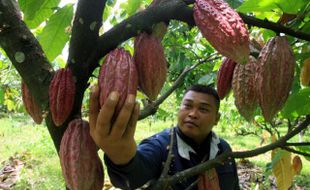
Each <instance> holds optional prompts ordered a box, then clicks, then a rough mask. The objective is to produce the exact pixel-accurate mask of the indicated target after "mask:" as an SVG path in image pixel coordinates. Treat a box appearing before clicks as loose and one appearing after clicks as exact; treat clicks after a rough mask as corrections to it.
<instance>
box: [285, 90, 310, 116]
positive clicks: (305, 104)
mask: <svg viewBox="0 0 310 190" xmlns="http://www.w3.org/2000/svg"><path fill="white" fill-rule="evenodd" d="M281 114H282V116H283V117H285V118H289V119H291V118H294V117H297V116H301V115H307V114H310V88H304V89H302V90H300V91H298V92H297V93H295V94H292V95H291V96H289V98H288V100H287V102H286V104H285V106H284V108H283V110H282V112H281Z"/></svg>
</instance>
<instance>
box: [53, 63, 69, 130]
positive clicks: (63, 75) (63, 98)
mask: <svg viewBox="0 0 310 190" xmlns="http://www.w3.org/2000/svg"><path fill="white" fill-rule="evenodd" d="M74 97H75V82H74V80H73V74H72V71H71V69H70V68H63V69H59V70H58V71H56V73H55V75H54V77H53V79H52V81H51V84H50V86H49V103H50V110H51V113H52V118H53V121H54V123H55V125H56V126H60V125H62V124H63V123H64V122H65V121H66V119H67V118H68V116H69V115H70V113H71V111H72V107H73V103H74Z"/></svg>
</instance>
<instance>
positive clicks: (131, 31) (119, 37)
mask: <svg viewBox="0 0 310 190" xmlns="http://www.w3.org/2000/svg"><path fill="white" fill-rule="evenodd" d="M171 19H176V20H181V21H184V22H186V23H188V24H189V25H192V26H193V25H194V20H193V19H192V10H191V8H189V7H187V5H186V4H185V3H184V2H183V1H182V0H169V1H163V2H161V3H160V4H159V5H156V6H150V7H148V8H147V9H145V10H143V11H141V12H138V13H136V14H135V15H133V16H131V17H129V18H128V19H126V20H124V21H122V22H121V23H119V24H117V25H115V26H114V27H113V28H112V29H111V30H109V31H107V32H106V33H105V34H103V35H102V36H100V39H99V42H98V46H97V51H96V52H94V53H93V54H92V56H91V57H90V59H89V60H88V65H89V66H90V70H89V72H90V73H89V76H90V75H91V73H92V72H93V70H94V69H95V68H96V67H97V66H98V65H97V64H96V62H97V60H99V59H100V58H102V57H103V56H105V55H106V54H107V53H108V52H109V51H111V50H113V49H115V48H116V47H117V46H118V45H119V44H121V43H122V42H124V41H126V40H128V39H130V38H131V37H134V36H136V35H137V34H138V33H139V32H140V31H142V30H147V29H149V28H151V27H152V25H153V24H156V23H158V22H161V21H163V22H168V21H169V20H171Z"/></svg>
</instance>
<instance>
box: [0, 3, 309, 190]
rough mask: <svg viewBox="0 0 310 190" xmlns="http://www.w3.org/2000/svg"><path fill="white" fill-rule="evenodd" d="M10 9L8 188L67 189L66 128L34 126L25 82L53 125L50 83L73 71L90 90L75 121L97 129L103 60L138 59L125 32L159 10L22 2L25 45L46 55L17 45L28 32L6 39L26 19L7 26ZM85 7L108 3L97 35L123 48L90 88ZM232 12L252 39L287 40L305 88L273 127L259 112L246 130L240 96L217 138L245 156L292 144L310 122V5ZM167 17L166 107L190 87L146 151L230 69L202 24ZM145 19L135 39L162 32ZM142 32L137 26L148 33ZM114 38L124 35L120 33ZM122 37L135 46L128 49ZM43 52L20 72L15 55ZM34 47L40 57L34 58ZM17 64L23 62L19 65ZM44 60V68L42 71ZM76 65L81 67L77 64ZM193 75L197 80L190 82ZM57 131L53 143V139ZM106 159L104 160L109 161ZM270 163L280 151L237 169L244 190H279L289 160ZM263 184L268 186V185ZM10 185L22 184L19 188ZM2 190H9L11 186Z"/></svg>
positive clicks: (3, 64)
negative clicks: (195, 95)
mask: <svg viewBox="0 0 310 190" xmlns="http://www.w3.org/2000/svg"><path fill="white" fill-rule="evenodd" d="M177 1H178V0H175V1H172V0H171V1H163V5H162V7H165V5H166V3H167V2H177ZM8 2H11V0H4V1H3V0H2V1H0V9H1V11H2V12H1V14H0V26H1V27H0V44H1V48H0V182H4V181H6V182H8V183H10V184H15V185H14V186H13V189H20V190H24V189H35V190H37V189H38V190H41V189H43V190H44V189H52V190H53V189H64V186H65V184H64V181H63V178H62V175H61V169H60V163H59V158H58V156H57V152H56V149H55V146H54V144H53V141H52V138H51V137H53V138H54V142H55V141H56V144H57V143H60V139H61V135H62V134H63V132H64V131H65V129H66V126H63V127H61V128H56V127H55V126H54V125H53V122H52V121H51V120H50V119H49V118H48V117H47V119H46V123H43V124H41V125H36V124H34V123H33V121H32V119H31V118H30V117H29V116H28V115H27V114H26V112H25V108H24V106H23V103H22V100H21V92H20V86H21V80H25V81H26V82H27V83H28V84H31V85H30V86H29V88H30V91H31V92H34V94H35V95H36V96H35V97H36V99H37V100H39V102H40V105H41V107H43V108H44V109H47V110H45V111H47V112H46V115H48V106H47V105H48V99H47V97H48V85H49V82H50V79H51V78H52V76H53V74H54V71H56V70H58V69H59V68H64V67H65V66H68V65H69V66H70V67H72V68H73V69H74V70H75V76H76V77H77V80H78V82H77V83H78V84H83V85H82V88H79V89H78V92H77V93H76V94H77V95H76V96H77V97H79V98H80V99H79V100H78V101H76V103H75V105H76V106H75V107H77V108H80V107H81V109H75V110H73V111H72V112H74V113H75V114H80V112H81V113H82V116H83V117H84V118H85V119H86V120H87V113H88V96H89V88H88V86H89V85H91V84H94V83H96V82H97V77H98V70H99V66H100V65H101V64H102V58H103V56H104V55H105V54H106V53H108V50H109V49H113V48H115V47H116V46H118V47H124V48H125V49H126V50H128V51H130V53H131V54H132V53H133V37H134V36H133V35H132V33H130V32H128V33H126V32H127V30H125V31H124V30H121V32H120V30H119V29H120V28H121V27H120V26H121V23H122V22H127V21H128V20H130V19H131V18H133V17H134V16H137V14H138V13H139V12H140V11H143V10H145V8H146V7H147V6H148V5H149V4H150V3H151V0H123V1H119V0H107V1H105V0H104V1H101V0H92V1H91V0H80V1H77V0H70V1H65V0H63V1H61V0H40V1H38V0H18V1H14V2H18V5H19V7H20V11H21V12H22V14H21V18H22V20H23V22H24V23H25V26H22V24H21V23H19V25H18V24H17V25H15V27H16V28H17V27H21V26H22V27H21V28H20V29H25V30H23V32H25V33H23V34H22V35H25V36H26V37H28V38H29V39H35V40H36V41H37V42H38V43H39V45H38V44H31V45H29V44H28V43H25V41H23V40H21V41H22V42H24V43H21V44H19V43H17V41H14V40H15V39H19V38H17V37H16V36H19V35H20V33H21V32H20V31H17V32H16V31H14V30H13V32H16V33H17V34H16V36H13V37H12V36H9V37H7V36H5V35H4V33H5V30H7V29H12V28H13V29H14V27H11V28H10V27H8V28H5V27H4V26H7V25H5V24H6V22H7V21H11V20H10V19H11V18H15V19H16V17H18V14H13V15H11V16H10V17H6V18H4V17H3V13H4V12H6V11H7V8H6V7H5V6H6V5H7V4H6V3H8ZM78 2H81V4H83V3H85V4H87V3H88V2H104V4H105V8H104V10H102V12H101V13H102V14H99V19H98V18H95V19H98V20H100V21H102V26H101V27H100V28H98V31H97V32H98V33H99V35H100V37H102V38H103V39H105V40H107V41H113V42H115V43H116V44H112V45H111V44H109V43H103V45H102V46H101V47H100V48H101V49H102V53H101V54H100V56H98V57H100V58H98V60H97V59H96V60H91V61H90V62H94V63H95V64H94V63H92V65H91V64H90V65H86V66H87V67H92V69H93V70H92V69H91V70H92V71H93V72H91V73H90V74H89V75H88V76H83V77H81V78H79V76H80V75H81V76H82V74H84V70H83V67H84V66H85V65H84V64H85V63H88V62H87V61H89V60H88V58H89V57H91V56H89V55H88V54H85V55H83V56H84V57H83V56H80V55H81V54H80V53H79V51H80V50H85V49H87V50H88V49H91V48H92V47H93V45H94V42H93V41H91V40H88V39H87V38H86V37H87V35H85V36H83V35H81V36H83V37H80V36H78V35H73V31H78V30H77V29H76V28H75V26H77V24H76V23H79V22H81V20H78V22H75V24H74V23H73V18H74V14H75V13H76V8H77V6H78ZM184 2H185V1H184ZM186 2H187V3H188V4H186V5H185V6H187V8H192V3H193V1H190V0H187V1H186ZM227 2H228V3H229V4H230V6H231V7H233V8H234V9H235V10H236V11H238V13H240V15H243V17H244V18H246V19H248V20H247V22H248V23H247V28H248V29H249V32H250V36H251V38H254V39H255V40H257V41H258V42H259V43H261V44H262V45H263V44H265V43H266V42H267V41H268V40H270V39H271V38H272V37H274V36H276V35H286V36H287V38H288V41H289V43H290V45H291V47H292V49H293V51H294V55H295V59H296V65H295V78H294V83H293V86H292V89H291V93H290V96H289V99H288V101H287V102H286V104H285V106H284V108H283V109H282V110H281V111H280V112H279V113H278V115H277V117H276V118H275V119H274V124H273V125H270V124H269V123H266V122H265V121H264V119H263V117H262V115H261V113H260V111H259V110H257V112H256V113H255V122H252V123H248V122H246V121H245V120H244V119H243V118H242V117H241V116H240V115H239V113H238V111H237V109H236V107H235V105H234V97H233V94H230V95H229V97H227V98H226V99H225V100H224V101H222V105H221V109H220V112H221V113H222V118H221V121H220V123H219V124H218V125H217V126H216V129H215V130H216V132H217V133H218V134H219V135H220V136H221V137H223V138H225V139H227V140H228V141H229V142H230V144H231V145H232V147H233V150H235V151H239V150H240V151H241V150H253V149H256V148H258V147H260V146H263V145H266V144H269V143H271V139H272V137H271V134H272V135H277V136H278V137H280V136H284V135H285V134H286V133H287V132H289V131H290V130H291V129H292V128H294V127H296V126H297V124H299V123H300V122H302V121H303V120H304V119H306V118H309V114H310V88H309V87H307V86H303V85H301V84H300V70H301V68H302V66H303V65H304V61H305V60H306V59H307V58H309V57H310V43H309V42H310V40H309V39H310V2H309V0H298V1H296V0H227ZM85 4H84V5H85ZM98 4H99V3H98ZM84 7H85V6H84ZM80 8H81V9H80V11H81V10H82V11H83V10H84V11H85V8H84V9H83V6H80ZM91 8H92V9H94V10H90V9H87V10H86V11H85V12H83V14H85V15H86V16H89V17H91V18H94V17H96V16H93V15H92V14H89V13H94V14H95V13H96V11H97V12H100V11H98V9H100V8H98V7H96V6H95V7H94V6H93V7H91ZM82 11H81V12H82ZM81 12H79V13H81ZM164 12H165V11H162V12H161V11H160V10H159V11H158V12H157V13H162V14H163V15H159V14H158V15H156V16H157V17H158V20H156V22H157V21H158V22H159V21H163V19H162V18H161V17H169V27H168V31H167V33H166V34H165V36H164V39H163V40H162V45H163V46H164V49H165V56H166V59H167V61H168V77H167V80H166V83H165V85H164V87H163V89H162V91H161V94H160V95H159V97H162V95H165V94H166V93H167V92H168V91H169V90H170V89H172V87H174V85H175V84H176V81H178V79H180V76H183V78H182V80H181V81H180V82H179V83H178V84H177V88H176V89H174V92H173V93H172V95H170V96H169V97H168V98H167V99H165V101H164V102H163V103H162V104H161V105H160V107H159V109H158V110H157V112H156V114H155V115H150V116H149V117H147V118H146V119H144V120H141V121H139V122H138V127H137V133H136V139H137V141H140V140H141V139H143V138H145V137H148V136H150V135H152V134H154V133H155V132H157V131H160V130H162V129H164V128H167V127H171V126H172V125H174V124H175V120H174V119H175V115H176V112H177V107H178V105H179V103H180V100H181V97H182V94H183V91H184V89H185V88H186V87H187V86H189V85H190V84H193V83H201V84H206V85H214V86H215V84H216V82H217V72H218V70H219V68H220V65H221V63H222V59H223V57H222V56H221V55H219V54H218V53H217V51H216V50H215V49H214V48H213V47H212V46H211V45H210V44H209V42H208V41H207V40H206V39H205V38H203V37H202V35H201V33H200V32H199V30H198V28H197V27H195V26H194V25H190V24H193V23H191V21H192V20H191V19H192V18H185V16H184V17H182V18H181V19H179V20H174V19H171V18H174V17H173V16H175V15H172V16H171V15H164ZM178 12H182V11H181V10H180V11H178ZM149 14H152V13H149ZM175 14H177V13H175ZM283 15H292V17H291V18H293V19H292V20H289V21H286V23H284V24H282V23H279V20H280V19H281V18H282V16H283ZM152 16H154V15H152ZM179 16H180V15H179ZM180 17H181V16H180ZM188 17H190V16H188ZM135 18H136V19H137V21H139V22H137V23H144V25H143V26H139V27H140V28H139V27H137V29H136V31H135V32H138V31H140V30H146V29H149V28H150V27H151V26H152V24H155V21H152V22H153V23H148V22H149V20H147V21H145V19H147V17H138V16H137V17H135ZM182 19H183V20H182ZM16 20H18V19H16ZM188 20H189V21H188ZM143 21H144V22H143ZM145 22H146V23H145ZM137 23H135V24H136V25H138V24H137ZM15 24H16V23H15ZM100 24H101V23H100ZM91 26H93V25H90V27H91ZM75 29H76V30H75ZM79 29H80V31H78V32H80V33H78V32H77V33H78V34H85V33H86V32H87V31H89V27H86V29H87V30H86V29H85V28H82V29H81V28H79ZM83 29H85V31H83ZM91 29H93V28H91ZM113 29H115V30H113ZM111 30H112V31H116V32H114V33H113V32H111ZM26 31H28V32H29V33H30V34H32V35H33V36H30V35H28V34H27V33H26ZM13 32H12V33H13ZM12 33H10V34H12ZM75 34H76V33H75ZM121 34H122V36H125V37H124V38H122V40H119V39H120V36H121ZM301 34H302V35H301ZM27 35H28V36H27ZM77 36H78V37H80V38H78V37H77ZM19 37H20V36H19ZM23 37H24V36H23ZM23 39H24V38H23ZM26 42H28V41H26ZM72 42H73V43H72ZM8 44H9V45H8ZM72 44H74V46H73V45H72ZM37 45H38V46H40V48H41V47H42V51H40V50H39V53H37V52H36V53H34V54H32V53H33V52H26V51H25V52H22V53H25V56H26V58H31V59H25V61H26V63H23V64H20V63H18V61H16V60H23V58H25V57H23V56H21V55H22V54H17V55H18V56H16V57H14V56H12V55H13V54H14V53H15V51H19V50H20V49H26V50H29V51H30V50H33V49H35V48H37V49H35V50H38V49H40V48H39V47H37ZM70 45H72V46H70ZM31 47H34V48H33V49H31ZM83 48H85V49H83ZM96 48H97V47H96ZM27 53H28V54H27ZM10 55H11V57H14V59H9V58H8V57H10ZM71 58H72V59H71ZM73 58H75V59H73ZM28 60H31V61H28ZM42 60H43V62H40V61H42ZM72 60H75V63H74V64H73V63H72ZM82 66H83V67H82ZM43 68H44V69H43ZM188 69H190V70H188ZM17 70H18V71H17ZM186 70H187V71H188V72H187V73H185V74H184V71H186ZM79 74H80V75H79ZM183 74H184V75H183ZM40 77H43V78H44V77H45V79H46V80H45V81H44V82H42V80H41V79H42V78H40ZM275 80H276V79H275ZM42 89H45V90H42ZM84 90H85V92H84ZM137 100H138V101H139V102H140V103H141V105H143V106H145V107H147V105H148V104H145V103H146V102H148V101H147V100H146V96H145V95H143V94H142V93H140V92H139V93H138V95H137ZM72 115H74V114H72ZM275 126H276V127H275ZM290 127H291V128H290ZM51 129H52V130H51ZM267 130H269V131H267ZM51 131H52V133H49V132H51ZM55 131H56V132H55ZM53 132H54V133H53ZM55 139H56V140H55ZM301 140H302V141H303V142H306V143H309V142H310V131H309V126H308V127H307V128H306V129H305V130H303V131H302V133H300V135H297V136H295V137H294V138H293V139H291V140H290V142H300V141H301ZM56 147H57V146H56ZM293 149H294V150H298V151H300V152H301V153H304V154H308V155H309V154H310V146H309V145H307V146H296V147H295V146H294V147H293ZM102 154H103V153H102V152H100V157H101V158H102ZM270 154H271V151H269V152H267V153H266V154H262V155H258V156H255V157H252V158H247V159H243V160H241V159H238V160H237V161H238V163H239V166H242V167H243V168H241V169H240V170H239V171H243V173H241V174H240V182H241V185H242V187H243V188H244V189H274V188H275V187H274V185H275V183H274V178H272V177H271V174H272V172H271V171H272V169H271V168H272V167H273V166H274V165H275V164H276V163H277V161H279V158H281V156H282V155H281V152H278V154H277V157H276V158H277V159H273V160H272V159H271V156H270ZM300 157H301V159H302V163H303V169H302V171H301V174H300V175H297V176H295V178H294V184H293V189H310V164H309V160H310V158H309V156H308V157H306V156H300ZM12 165H13V166H18V167H17V169H16V168H12V167H9V166H12ZM14 172H16V173H14ZM9 174H16V176H15V177H12V176H10V175H9ZM247 174H249V175H247ZM262 175H264V176H265V177H262ZM106 179H107V175H106ZM10 180H12V181H11V182H10ZM0 184H1V185H2V183H0ZM107 184H108V183H107ZM256 184H259V185H256ZM2 188H3V187H2ZM106 188H108V187H106ZM0 189H1V188H0Z"/></svg>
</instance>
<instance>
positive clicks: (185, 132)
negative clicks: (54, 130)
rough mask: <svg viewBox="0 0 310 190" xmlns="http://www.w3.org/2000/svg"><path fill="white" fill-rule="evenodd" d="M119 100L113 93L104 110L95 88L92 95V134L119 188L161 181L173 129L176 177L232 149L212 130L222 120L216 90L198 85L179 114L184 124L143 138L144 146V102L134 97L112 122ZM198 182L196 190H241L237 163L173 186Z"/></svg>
mask: <svg viewBox="0 0 310 190" xmlns="http://www.w3.org/2000/svg"><path fill="white" fill-rule="evenodd" d="M118 99H119V95H118V94H117V92H112V93H111V94H110V96H109V98H108V100H107V101H106V103H105V104H104V105H103V107H102V108H101V110H100V112H99V107H98V89H96V88H95V89H94V90H93V92H92V94H91V97H90V117H89V122H90V128H91V129H90V133H91V136H92V137H93V139H94V141H95V142H96V144H97V145H98V146H99V147H100V148H101V149H102V150H103V151H104V152H105V157H104V159H105V163H106V165H107V170H108V173H109V176H110V180H111V182H112V184H113V185H114V186H116V187H119V188H122V189H136V188H138V187H140V186H142V185H144V184H145V183H147V182H150V181H151V180H154V179H155V180H156V179H158V178H159V176H160V174H161V172H162V169H163V166H164V162H165V161H166V159H167V155H168V151H169V148H168V147H169V144H170V130H173V135H174V139H175V142H174V145H173V147H172V153H173V156H174V157H173V160H172V162H171V164H170V168H169V172H168V173H169V174H170V175H173V174H175V173H177V172H179V171H182V170H185V169H188V168H191V167H193V166H195V165H197V164H199V163H201V162H203V161H205V160H209V159H213V158H215V157H216V155H219V154H221V153H223V152H224V151H227V150H231V148H230V146H229V145H228V143H227V142H225V141H224V140H223V139H220V138H218V137H217V135H216V134H215V133H214V132H212V128H213V127H214V126H215V125H216V124H217V122H218V121H219V118H220V113H219V112H218V111H219V106H220V99H219V97H218V95H217V92H216V91H215V90H214V89H213V88H211V87H207V86H203V85H193V86H191V87H190V88H188V89H187V90H186V92H185V95H184V97H183V100H182V103H181V105H180V109H179V112H178V125H177V126H176V127H174V128H173V129H166V130H164V131H162V132H160V133H158V134H155V135H154V136H152V137H150V138H148V139H145V140H143V141H142V142H141V143H140V144H139V146H138V147H137V145H136V143H135V140H134V133H135V127H136V123H137V119H138V115H139V104H137V103H136V102H135V97H134V96H133V95H129V96H128V97H127V99H126V102H125V104H124V106H123V108H122V110H121V112H120V114H119V115H118V117H117V119H116V120H115V122H114V123H111V118H112V116H113V113H114V109H115V107H116V105H117V102H118ZM98 113H99V114H98ZM110 129H111V130H110ZM195 181H198V183H197V185H196V188H195V189H199V190H206V189H212V190H214V189H222V190H230V189H239V182H238V176H237V170H236V165H235V161H234V160H231V161H227V162H226V163H223V164H222V165H220V166H217V167H216V168H215V169H211V170H209V171H207V172H205V173H203V174H201V175H200V176H194V177H190V178H189V179H187V180H184V181H181V182H179V183H177V184H175V185H173V186H172V188H173V189H177V190H184V189H186V188H187V187H188V186H189V185H191V184H192V183H193V182H195Z"/></svg>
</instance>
